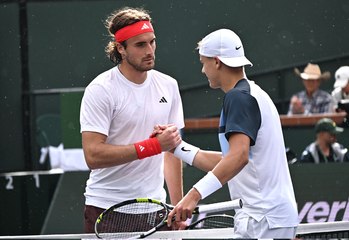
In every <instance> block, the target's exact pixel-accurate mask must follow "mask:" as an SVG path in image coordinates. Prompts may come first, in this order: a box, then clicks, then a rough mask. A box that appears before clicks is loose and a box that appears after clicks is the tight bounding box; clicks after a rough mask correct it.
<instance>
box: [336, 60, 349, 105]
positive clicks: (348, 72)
mask: <svg viewBox="0 0 349 240" xmlns="http://www.w3.org/2000/svg"><path fill="white" fill-rule="evenodd" d="M335 79H336V81H335V83H334V85H333V88H334V89H333V91H332V97H333V98H334V100H335V103H336V105H335V106H336V109H337V111H344V110H343V109H338V103H339V102H340V101H341V100H343V99H349V66H342V67H340V68H338V69H337V71H336V73H335Z"/></svg>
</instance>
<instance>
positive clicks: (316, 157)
mask: <svg viewBox="0 0 349 240" xmlns="http://www.w3.org/2000/svg"><path fill="white" fill-rule="evenodd" d="M343 130H344V129H343V128H340V127H337V126H336V123H335V122H334V121H333V120H332V119H329V118H322V119H320V120H319V121H318V122H317V123H316V125H315V133H316V140H315V141H314V142H313V143H311V144H310V145H309V146H307V147H306V149H305V150H304V151H303V153H302V156H301V159H300V163H328V162H347V161H349V159H348V157H349V156H348V154H346V153H347V151H348V150H347V149H346V148H343V146H342V145H341V144H339V143H338V142H337V135H338V134H340V133H342V132H343Z"/></svg>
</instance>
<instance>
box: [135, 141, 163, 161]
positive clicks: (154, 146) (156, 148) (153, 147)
mask: <svg viewBox="0 0 349 240" xmlns="http://www.w3.org/2000/svg"><path fill="white" fill-rule="evenodd" d="M134 146H135V148H136V152H137V156H138V159H143V158H146V157H151V156H154V155H157V154H159V153H161V145H160V142H159V140H158V139H157V138H156V137H153V138H149V139H146V140H144V141H141V142H138V143H135V144H134Z"/></svg>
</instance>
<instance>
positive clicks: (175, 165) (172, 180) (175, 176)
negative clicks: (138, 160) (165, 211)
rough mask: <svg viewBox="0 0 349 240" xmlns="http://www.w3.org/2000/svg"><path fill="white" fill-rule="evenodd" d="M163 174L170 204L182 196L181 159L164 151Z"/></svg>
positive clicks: (175, 202) (173, 203)
mask: <svg viewBox="0 0 349 240" xmlns="http://www.w3.org/2000/svg"><path fill="white" fill-rule="evenodd" d="M164 176H165V181H166V185H167V189H168V194H169V197H170V201H171V204H172V205H176V204H177V203H178V202H179V201H180V200H181V199H182V197H183V173H182V161H181V160H180V159H178V158H176V157H175V156H174V155H173V154H172V153H168V152H165V153H164Z"/></svg>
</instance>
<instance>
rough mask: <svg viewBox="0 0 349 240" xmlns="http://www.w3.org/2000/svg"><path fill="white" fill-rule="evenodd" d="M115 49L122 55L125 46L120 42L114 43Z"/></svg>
mask: <svg viewBox="0 0 349 240" xmlns="http://www.w3.org/2000/svg"><path fill="white" fill-rule="evenodd" d="M116 50H117V51H118V52H119V53H120V55H121V56H122V57H124V56H125V47H124V46H123V45H121V44H120V43H116Z"/></svg>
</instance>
